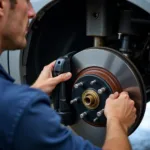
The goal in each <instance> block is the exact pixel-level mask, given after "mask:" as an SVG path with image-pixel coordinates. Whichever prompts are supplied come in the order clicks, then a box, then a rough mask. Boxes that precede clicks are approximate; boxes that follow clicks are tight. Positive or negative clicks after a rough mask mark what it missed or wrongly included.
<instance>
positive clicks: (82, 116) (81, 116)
mask: <svg viewBox="0 0 150 150" xmlns="http://www.w3.org/2000/svg"><path fill="white" fill-rule="evenodd" d="M87 114H88V112H83V113H82V114H80V118H81V119H83V118H84V117H85V116H86V115H87Z"/></svg>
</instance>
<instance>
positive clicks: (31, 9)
mask: <svg viewBox="0 0 150 150" xmlns="http://www.w3.org/2000/svg"><path fill="white" fill-rule="evenodd" d="M28 17H29V19H33V18H35V17H36V12H35V10H34V9H33V6H32V4H31V3H30V6H29V10H28Z"/></svg>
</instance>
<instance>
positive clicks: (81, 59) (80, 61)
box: [71, 48, 146, 146]
mask: <svg viewBox="0 0 150 150" xmlns="http://www.w3.org/2000/svg"><path fill="white" fill-rule="evenodd" d="M71 63H72V68H73V71H72V74H73V78H74V81H75V82H74V84H73V87H72V100H73V101H72V105H73V107H74V108H75V110H76V113H77V116H78V117H79V119H78V122H77V123H76V124H75V125H73V126H71V128H72V129H73V130H74V131H75V132H76V133H77V134H78V135H80V136H82V137H83V138H85V139H88V140H90V141H91V142H92V143H94V144H95V145H97V146H101V145H102V144H103V142H104V139H105V133H106V130H105V127H106V118H105V116H104V114H102V115H100V116H98V115H97V112H98V111H100V110H102V109H103V108H104V106H105V101H106V99H107V98H108V96H109V95H110V94H111V93H114V92H116V91H118V92H121V91H127V92H128V93H129V95H130V97H131V99H133V100H134V101H135V106H136V108H137V119H136V121H135V123H134V124H133V126H132V127H131V128H130V129H129V133H128V134H129V135H130V134H131V133H133V132H134V131H135V129H136V128H137V127H138V126H139V124H140V122H141V120H142V118H143V115H144V112H145V107H146V93H145V89H144V84H143V81H142V78H141V76H140V74H139V72H138V71H137V69H136V67H135V66H134V65H133V64H132V62H131V61H130V60H129V59H128V58H126V57H125V56H123V55H122V54H121V53H119V52H117V51H115V50H113V49H109V48H89V49H85V50H83V51H80V52H78V53H76V54H75V55H74V56H73V58H72V62H71Z"/></svg>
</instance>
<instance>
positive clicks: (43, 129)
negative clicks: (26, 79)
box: [0, 66, 100, 150]
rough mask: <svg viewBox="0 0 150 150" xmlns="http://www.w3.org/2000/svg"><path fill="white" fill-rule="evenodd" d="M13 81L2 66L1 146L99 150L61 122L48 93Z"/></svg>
mask: <svg viewBox="0 0 150 150" xmlns="http://www.w3.org/2000/svg"><path fill="white" fill-rule="evenodd" d="M13 82H14V80H13V79H12V78H11V77H10V76H9V75H8V74H7V73H6V72H5V70H4V69H3V68H2V66H0V150H100V148H98V147H96V146H94V145H92V144H91V143H90V142H89V141H86V140H84V139H83V138H82V137H79V136H77V135H74V134H73V133H72V131H71V130H69V129H68V128H66V127H64V126H62V125H61V123H60V117H59V116H58V115H57V113H56V112H55V111H54V110H53V109H51V108H50V99H49V97H48V96H47V95H46V94H45V93H43V92H42V91H40V90H36V89H33V88H30V87H29V86H26V85H17V84H14V83H13Z"/></svg>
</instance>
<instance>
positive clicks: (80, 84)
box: [74, 82, 83, 89]
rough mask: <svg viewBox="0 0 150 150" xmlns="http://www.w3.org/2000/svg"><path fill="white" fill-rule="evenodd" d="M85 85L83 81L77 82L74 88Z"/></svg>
mask: <svg viewBox="0 0 150 150" xmlns="http://www.w3.org/2000/svg"><path fill="white" fill-rule="evenodd" d="M81 86H83V82H80V83H77V84H75V85H74V88H75V89H77V88H79V87H81Z"/></svg>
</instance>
